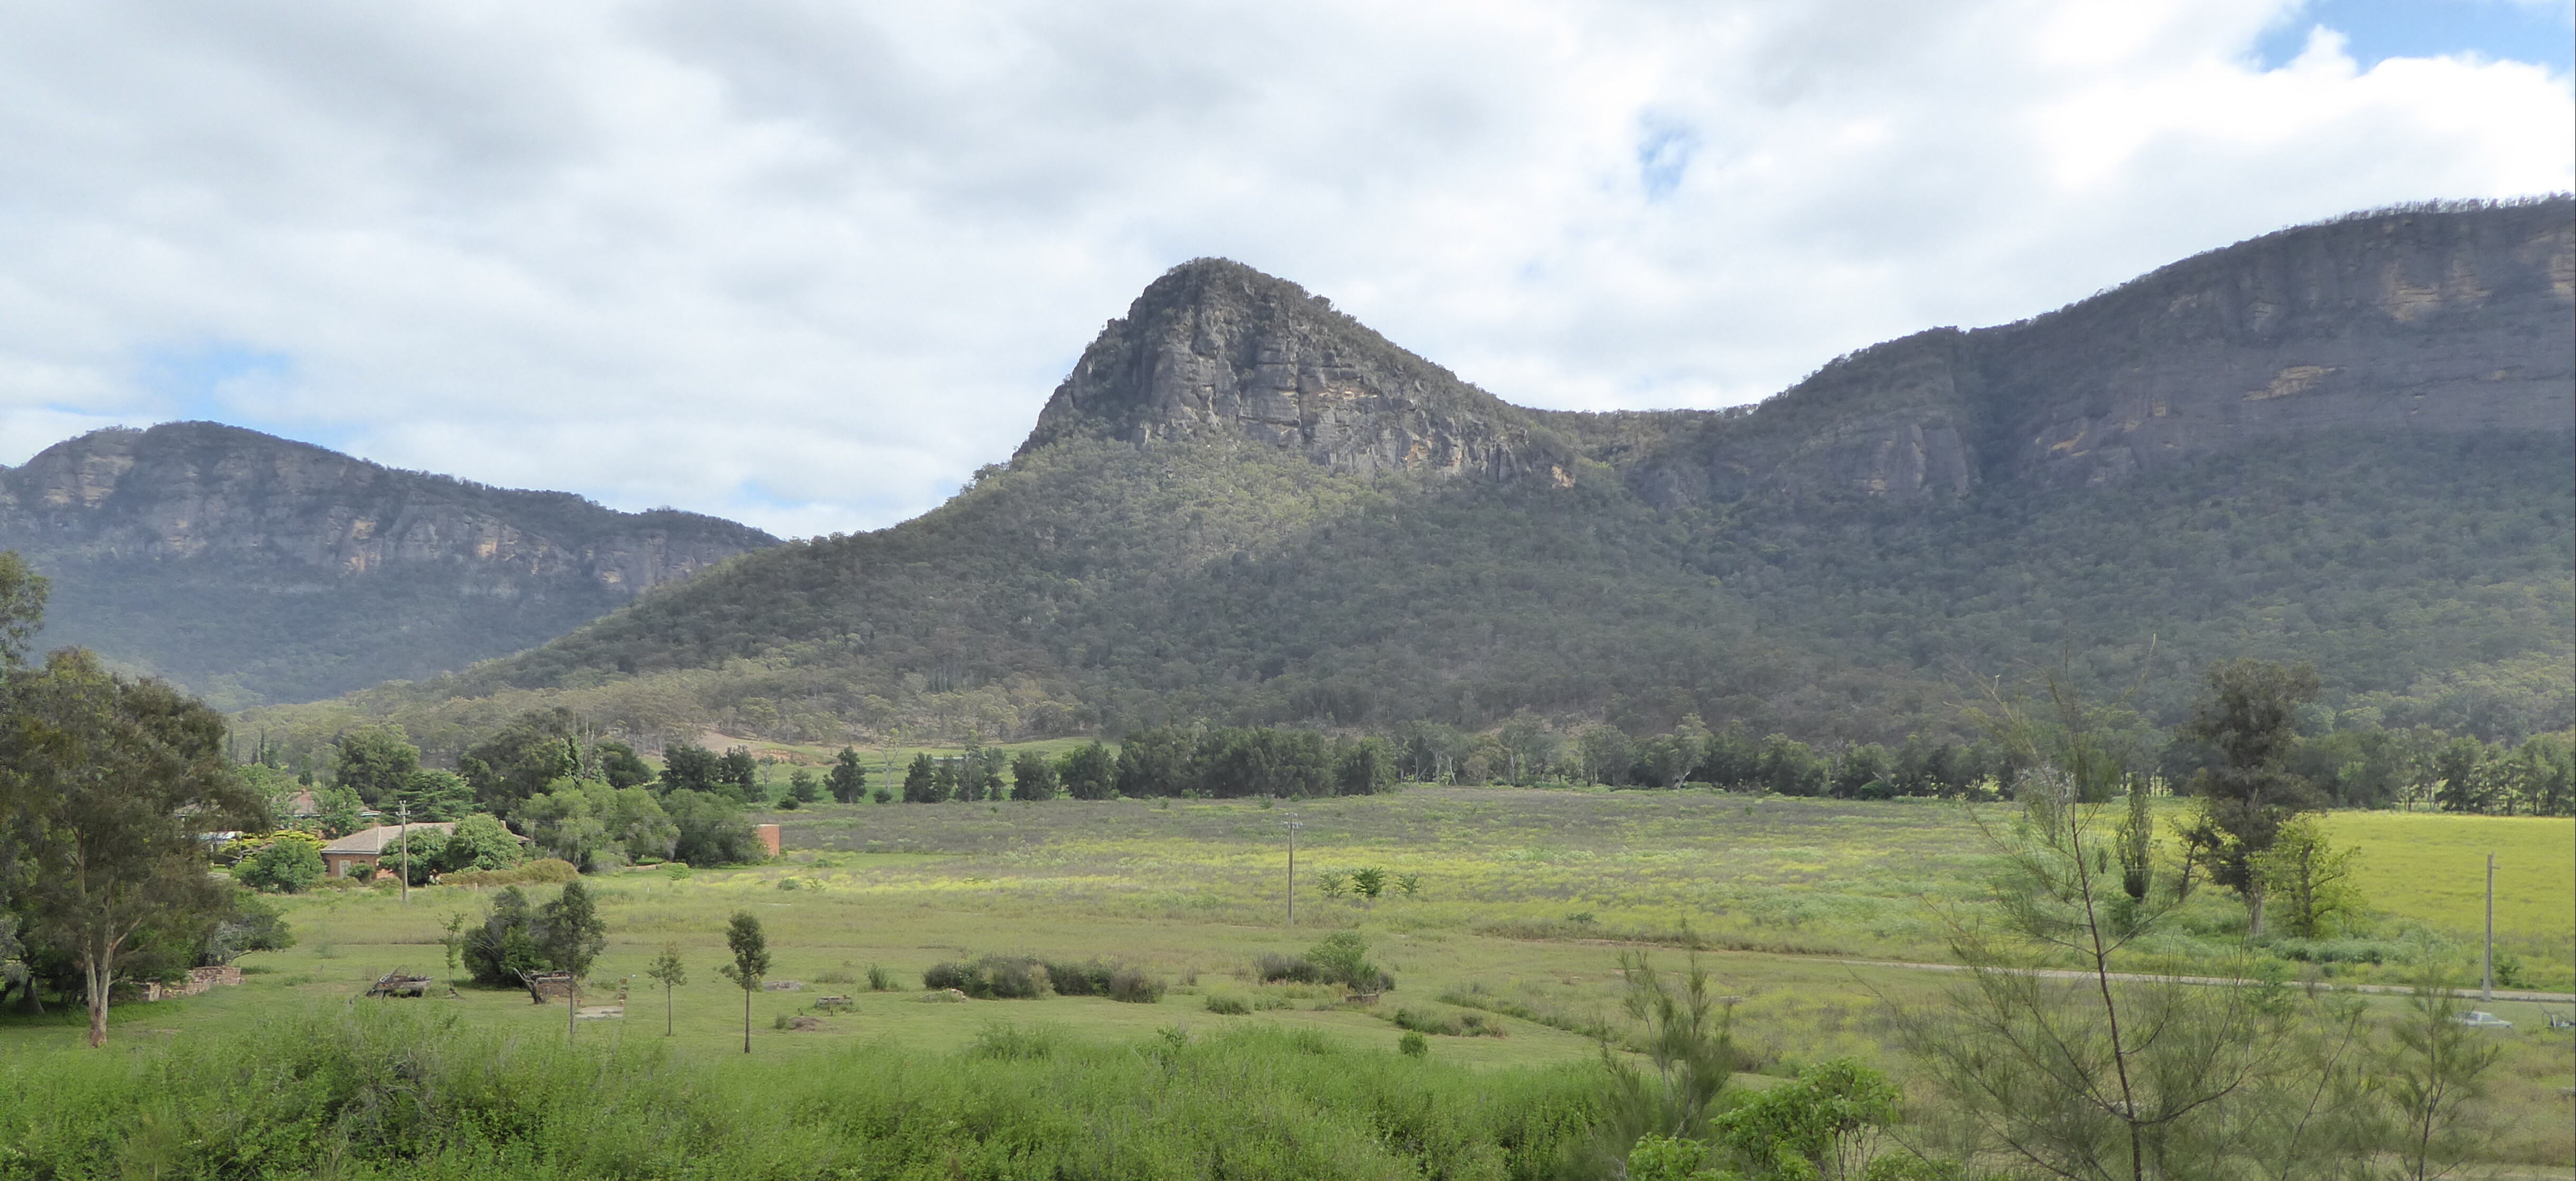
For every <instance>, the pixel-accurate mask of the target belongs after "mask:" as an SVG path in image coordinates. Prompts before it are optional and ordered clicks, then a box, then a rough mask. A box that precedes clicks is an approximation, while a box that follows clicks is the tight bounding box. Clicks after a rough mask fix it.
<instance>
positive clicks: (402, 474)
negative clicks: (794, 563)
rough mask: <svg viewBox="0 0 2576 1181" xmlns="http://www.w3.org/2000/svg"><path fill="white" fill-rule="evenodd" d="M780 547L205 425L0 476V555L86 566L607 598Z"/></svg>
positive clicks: (87, 442)
mask: <svg viewBox="0 0 2576 1181" xmlns="http://www.w3.org/2000/svg"><path fill="white" fill-rule="evenodd" d="M776 544H778V539H777V538H774V537H771V536H769V535H768V534H766V533H763V532H761V531H759V530H757V529H753V528H750V527H748V526H744V525H739V524H735V523H734V522H731V521H725V520H719V519H717V518H714V517H706V516H700V515H698V514H695V513H683V512H675V511H670V510H662V511H657V512H648V513H622V512H617V511H614V510H611V509H607V508H603V507H601V506H600V505H597V504H594V503H592V502H590V501H587V500H583V499H581V498H580V497H577V496H573V495H570V494H568V493H562V492H523V491H516V490H510V489H500V488H490V487H485V486H482V485H478V484H472V483H468V482H466V481H462V480H456V479H452V478H449V477H446V476H434V475H428V474H424V473H420V472H408V471H401V470H398V469H394V468H388V467H383V466H381V465H378V464H373V463H369V462H367V461H365V460H362V459H358V458H355V457H352V456H348V455H342V454H340V453H339V452H336V451H329V450H325V449H323V448H320V447H314V446H311V445H308V444H304V443H297V442H292V441H290V440H286V439H280V438H276V437H274V436H270V435H264V434H260V433H258V432H256V431H247V430H242V429H240V428H238V427H229V426H223V425H220V424H216V423H209V422H182V423H165V424H162V425H160V426H156V427H153V428H151V429H150V430H132V429H124V428H111V429H108V430H100V431H92V432H90V433H89V434H86V435H82V436H80V437H78V438H75V439H69V440H66V441H64V442H61V443H57V444H55V445H53V446H51V447H48V448H46V449H45V450H44V451H42V452H39V453H38V454H37V455H36V456H35V458H33V459H30V460H28V461H27V462H26V463H25V464H23V465H21V466H19V467H17V468H14V469H10V470H8V471H6V472H0V546H10V547H17V548H22V549H29V550H37V551H43V552H46V553H48V554H52V555H57V556H63V557H70V556H78V557H81V558H88V559H140V560H151V561H158V562H185V561H188V560H191V559H200V558H219V559H238V560H249V561H257V562H264V563H274V564H278V565H282V566H285V567H289V568H294V569H298V570H301V571H311V572H317V573H329V574H333V575H339V576H344V577H363V576H367V575H370V574H376V573H381V572H383V571H385V570H387V569H388V568H391V567H410V568H417V567H420V566H423V565H427V566H430V567H433V568H447V569H453V570H457V571H460V572H468V571H470V572H477V573H481V574H484V575H487V576H489V577H492V578H496V579H498V580H500V581H502V582H504V583H508V582H511V581H514V580H520V579H564V578H571V579H579V580H582V581H585V582H589V583H592V584H595V585H596V586H598V587H599V588H600V589H602V590H605V591H607V592H609V593H610V594H611V595H613V596H615V597H618V598H629V597H632V596H634V595H636V594H639V593H641V592H643V591H645V590H648V589H651V588H652V587H654V586H657V585H659V584H661V583H665V582H669V581H673V580H675V579H680V578H686V577H688V576H689V575H690V574H693V573H695V572H697V571H698V570H701V569H703V568H705V567H707V566H711V565H713V564H715V563H717V562H721V561H723V560H725V559H726V558H729V557H732V556H734V555H735V554H739V553H743V552H745V551H747V550H753V549H759V548H762V547H764V546H771V545H776Z"/></svg>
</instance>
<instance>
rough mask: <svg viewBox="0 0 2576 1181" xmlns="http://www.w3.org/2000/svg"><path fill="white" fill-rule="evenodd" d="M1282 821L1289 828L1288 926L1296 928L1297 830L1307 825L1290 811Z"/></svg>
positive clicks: (1292, 928)
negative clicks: (1300, 821)
mask: <svg viewBox="0 0 2576 1181" xmlns="http://www.w3.org/2000/svg"><path fill="white" fill-rule="evenodd" d="M1282 823H1283V824H1285V825H1286V826H1287V828H1288V927H1289V929H1290V930H1294V929H1296V926H1297V830H1298V829H1301V828H1304V827H1306V826H1305V825H1304V824H1301V823H1299V822H1298V820H1297V814H1296V813H1294V812H1291V813H1289V814H1288V819H1287V820H1285V821H1282Z"/></svg>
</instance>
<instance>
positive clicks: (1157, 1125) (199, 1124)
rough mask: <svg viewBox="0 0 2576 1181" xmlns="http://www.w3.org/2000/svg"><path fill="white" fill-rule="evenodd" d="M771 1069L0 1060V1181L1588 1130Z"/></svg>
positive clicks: (1547, 1093)
mask: <svg viewBox="0 0 2576 1181" xmlns="http://www.w3.org/2000/svg"><path fill="white" fill-rule="evenodd" d="M798 1066H799V1068H798V1069H797V1070H795V1071H792V1072H782V1071H777V1070H775V1069H774V1067H772V1068H768V1069H763V1068H762V1067H761V1066H760V1065H759V1064H745V1063H741V1062H730V1061H723V1060H721V1059H717V1060H699V1059H695V1058H692V1057H690V1056H688V1055H685V1054H683V1053H678V1052H673V1051H669V1050H666V1049H663V1048H662V1047H660V1046H657V1045H653V1044H650V1043H641V1044H635V1043H630V1044H627V1045H624V1046H619V1047H614V1048H610V1047H601V1048H589V1047H583V1048H574V1049H567V1048H565V1047H564V1046H563V1045H562V1044H561V1043H560V1042H559V1041H550V1040H544V1039H536V1038H527V1037H520V1036H511V1035H506V1034H490V1033H484V1032H479V1031H475V1030H472V1029H467V1028H462V1027H460V1026H459V1025H458V1024H457V1023H455V1022H452V1021H446V1020H441V1019H438V1018H436V1017H422V1016H416V1015H413V1014H409V1013H403V1012H381V1011H369V1010H365V1009H359V1008H351V1009H348V1010H345V1011H342V1012H339V1013H335V1014H332V1015H329V1016H323V1017H311V1018H306V1019H301V1020H293V1021H277V1022H271V1023H267V1024H264V1025H261V1026H258V1027H256V1028H254V1029H252V1030H249V1031H247V1032H244V1033H242V1034H239V1035H236V1036H217V1037H207V1038H202V1039H196V1040H191V1041H186V1042H183V1043H181V1044H178V1045H173V1046H169V1047H167V1048H165V1049H156V1050H153V1051H147V1052H138V1053H114V1052H110V1053H97V1052H87V1051H80V1050H61V1051H53V1052H36V1053H26V1054H20V1055H17V1056H14V1057H12V1058H9V1059H7V1060H6V1061H5V1062H0V1145H5V1147H0V1176H6V1177H45V1178H89V1177H124V1176H152V1177H165V1178H195V1177H207V1178H213V1177H257V1176H302V1175H325V1174H327V1175H332V1176H341V1177H373V1176H404V1177H463V1176H492V1175H504V1174H506V1175H511V1176H520V1177H564V1178H575V1177H670V1178H679V1177H708V1178H715V1177H723V1178H739V1177H789V1176H797V1177H803V1176H832V1177H848V1178H889V1179H893V1178H916V1177H918V1178H933V1177H936V1178H947V1177H992V1178H1020V1177H1027V1178H1057V1177H1066V1178H1103V1179H1108V1178H1121V1179H1128V1178H1137V1179H1150V1178H1194V1177H1206V1176H1220V1175H1221V1176H1229V1177H1253V1178H1307V1177H1354V1178H1375V1177H1385V1178H1396V1177H1421V1176H1437V1177H1452V1178H1498V1179H1499V1178H1516V1177H1532V1178H1534V1177H1543V1176H1549V1175H1552V1174H1553V1172H1554V1170H1555V1169H1556V1168H1557V1166H1558V1164H1559V1162H1560V1161H1561V1160H1562V1158H1563V1154H1564V1153H1566V1152H1568V1151H1570V1150H1571V1149H1572V1148H1573V1147H1574V1146H1575V1145H1577V1144H1578V1143H1579V1142H1580V1140H1581V1138H1582V1137H1583V1136H1585V1135H1586V1134H1588V1132H1589V1129H1590V1127H1591V1124H1592V1120H1593V1115H1594V1112H1593V1102H1594V1101H1593V1097H1592V1091H1593V1090H1594V1085H1593V1083H1594V1080H1592V1079H1591V1078H1590V1077H1589V1075H1588V1074H1587V1073H1586V1072H1585V1071H1583V1070H1580V1069H1574V1068H1562V1069H1552V1070H1513V1071H1488V1072H1483V1073H1478V1074H1470V1073H1468V1072H1466V1071H1463V1070H1459V1069H1455V1068H1447V1067H1443V1066H1441V1065H1440V1064H1438V1063H1437V1062H1427V1061H1416V1060H1411V1059H1406V1058H1402V1057H1398V1056H1396V1055H1394V1054H1390V1053H1383V1052H1374V1051H1371V1052H1363V1051H1356V1050H1350V1049H1346V1048H1344V1047H1343V1046H1342V1045H1341V1044H1340V1043H1338V1042H1336V1041H1334V1040H1332V1039H1329V1038H1325V1037H1321V1036H1319V1035H1316V1034H1314V1033H1312V1032H1311V1031H1297V1030H1282V1029H1279V1028H1277V1027H1273V1026H1267V1025H1263V1024H1258V1023H1255V1024H1247V1025H1242V1026H1238V1027H1233V1028H1229V1029H1228V1030H1227V1031H1225V1032H1223V1033H1221V1034H1217V1035H1214V1036H1193V1035H1191V1034H1190V1033H1189V1032H1187V1031H1185V1030H1182V1029H1180V1028H1178V1027H1174V1028H1172V1029H1169V1030H1167V1031H1165V1033H1163V1034H1162V1035H1159V1036H1156V1037H1153V1038H1149V1039H1147V1040H1146V1041H1144V1042H1142V1043H1136V1044H1127V1045H1118V1044H1103V1043H1092V1042H1084V1041H1081V1040H1078V1039H1075V1038H1073V1037H1071V1036H1069V1035H1067V1034H1066V1033H1065V1032H1064V1031H1062V1030H1060V1029H1053V1028H1045V1027H1039V1028H1031V1029H1016V1028H1013V1027H1010V1026H1006V1025H996V1026H993V1027H990V1028H988V1029H987V1030H986V1031H985V1032H984V1034H983V1035H982V1036H980V1037H979V1038H978V1039H977V1041H976V1044H975V1045H974V1046H973V1047H972V1048H970V1049H969V1050H967V1051H965V1052H963V1053H959V1054H950V1055H923V1054H907V1053H904V1052H900V1051H896V1050H893V1049H890V1048H887V1047H884V1046H853V1047H850V1048H848V1049H846V1050H842V1051H838V1052H835V1053H832V1054H829V1055H816V1056H814V1057H811V1058H807V1059H804V1060H802V1061H800V1062H799V1064H798Z"/></svg>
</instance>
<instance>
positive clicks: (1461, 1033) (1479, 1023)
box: [1390, 1009, 1510, 1037]
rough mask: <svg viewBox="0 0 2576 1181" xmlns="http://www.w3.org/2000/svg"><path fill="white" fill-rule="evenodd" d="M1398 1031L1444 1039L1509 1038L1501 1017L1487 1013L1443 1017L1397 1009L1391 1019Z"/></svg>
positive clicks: (1435, 1014)
mask: <svg viewBox="0 0 2576 1181" xmlns="http://www.w3.org/2000/svg"><path fill="white" fill-rule="evenodd" d="M1390 1020H1392V1021H1394V1022H1395V1027H1396V1028H1397V1029H1403V1030H1410V1031H1412V1032H1414V1033H1436V1034H1439V1035H1440V1036H1442V1037H1508V1036H1510V1035H1509V1034H1507V1033H1505V1032H1504V1030H1503V1022H1502V1019H1501V1018H1499V1017H1495V1016H1492V1015H1490V1014H1486V1013H1461V1014H1459V1015H1457V1016H1455V1017H1443V1016H1440V1015H1439V1014H1437V1013H1429V1012H1417V1011H1415V1010H1412V1009H1397V1010H1396V1011H1395V1016H1394V1017H1392V1018H1390Z"/></svg>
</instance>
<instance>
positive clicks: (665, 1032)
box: [644, 943, 689, 1037]
mask: <svg viewBox="0 0 2576 1181" xmlns="http://www.w3.org/2000/svg"><path fill="white" fill-rule="evenodd" d="M644 974H645V975H647V976H650V977H652V978H653V979H655V980H659V981H661V982H662V1036H663V1037H669V1036H671V1029H672V1016H671V990H672V989H674V988H678V987H679V986H681V985H683V984H686V983H688V982H689V966H688V965H687V964H685V963H682V962H681V960H680V945H679V944H677V943H665V944H663V945H662V954H661V955H659V956H656V957H654V960H653V966H651V967H649V968H646V969H644Z"/></svg>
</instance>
